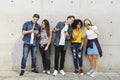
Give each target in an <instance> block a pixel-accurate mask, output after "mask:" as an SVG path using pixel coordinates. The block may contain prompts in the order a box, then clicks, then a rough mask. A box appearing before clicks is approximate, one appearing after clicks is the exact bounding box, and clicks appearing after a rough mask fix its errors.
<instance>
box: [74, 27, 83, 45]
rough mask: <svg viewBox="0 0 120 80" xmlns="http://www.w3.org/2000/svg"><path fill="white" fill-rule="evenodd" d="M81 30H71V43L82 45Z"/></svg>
mask: <svg viewBox="0 0 120 80" xmlns="http://www.w3.org/2000/svg"><path fill="white" fill-rule="evenodd" d="M83 32H84V31H83V30H77V29H73V30H72V36H73V40H72V43H82V38H83V34H84V33H83Z"/></svg>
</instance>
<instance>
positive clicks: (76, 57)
mask: <svg viewBox="0 0 120 80" xmlns="http://www.w3.org/2000/svg"><path fill="white" fill-rule="evenodd" d="M80 46H81V43H72V44H71V50H72V55H73V62H74V67H75V69H79V67H82V65H83V57H82V53H83V49H82V50H79V48H80ZM78 65H79V66H78Z"/></svg>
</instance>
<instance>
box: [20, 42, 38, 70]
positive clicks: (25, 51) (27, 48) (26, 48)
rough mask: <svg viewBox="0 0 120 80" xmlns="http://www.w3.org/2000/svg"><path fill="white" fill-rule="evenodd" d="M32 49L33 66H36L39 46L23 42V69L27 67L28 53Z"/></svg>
mask: <svg viewBox="0 0 120 80" xmlns="http://www.w3.org/2000/svg"><path fill="white" fill-rule="evenodd" d="M30 51H31V58H32V60H31V61H32V65H31V67H32V68H36V53H37V47H36V46H33V45H30V44H25V43H24V44H23V56H22V62H21V69H25V67H26V61H27V58H28V54H29V52H30Z"/></svg>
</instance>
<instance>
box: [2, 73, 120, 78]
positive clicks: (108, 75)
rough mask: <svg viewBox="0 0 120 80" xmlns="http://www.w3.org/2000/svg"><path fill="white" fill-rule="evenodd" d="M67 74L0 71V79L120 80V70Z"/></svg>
mask: <svg viewBox="0 0 120 80" xmlns="http://www.w3.org/2000/svg"><path fill="white" fill-rule="evenodd" d="M66 73H67V74H66V76H62V75H61V74H58V75H57V76H52V74H51V75H46V74H44V73H38V74H36V73H32V72H29V71H26V72H25V74H24V76H22V77H20V76H19V73H18V72H14V71H0V80H120V72H119V73H117V72H109V73H108V72H106V73H103V72H99V73H98V76H97V77H95V78H92V77H89V76H88V75H87V74H84V75H83V76H81V75H79V74H76V75H73V74H72V72H66Z"/></svg>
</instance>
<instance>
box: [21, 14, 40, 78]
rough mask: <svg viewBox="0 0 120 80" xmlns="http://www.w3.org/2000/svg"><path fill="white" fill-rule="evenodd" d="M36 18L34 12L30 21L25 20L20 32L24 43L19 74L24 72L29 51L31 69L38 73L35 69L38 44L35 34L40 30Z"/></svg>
mask: <svg viewBox="0 0 120 80" xmlns="http://www.w3.org/2000/svg"><path fill="white" fill-rule="evenodd" d="M38 20H39V15H38V14H34V15H33V18H32V21H27V22H25V23H24V25H23V28H22V34H23V35H24V37H23V41H24V44H23V56H22V61H21V72H20V76H22V75H23V74H24V72H25V67H26V61H27V58H28V54H29V51H31V58H32V65H31V67H32V69H31V70H32V72H34V73H38V71H37V70H36V53H37V44H38V39H37V34H38V33H39V30H40V25H39V24H38V23H37V21H38Z"/></svg>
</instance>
